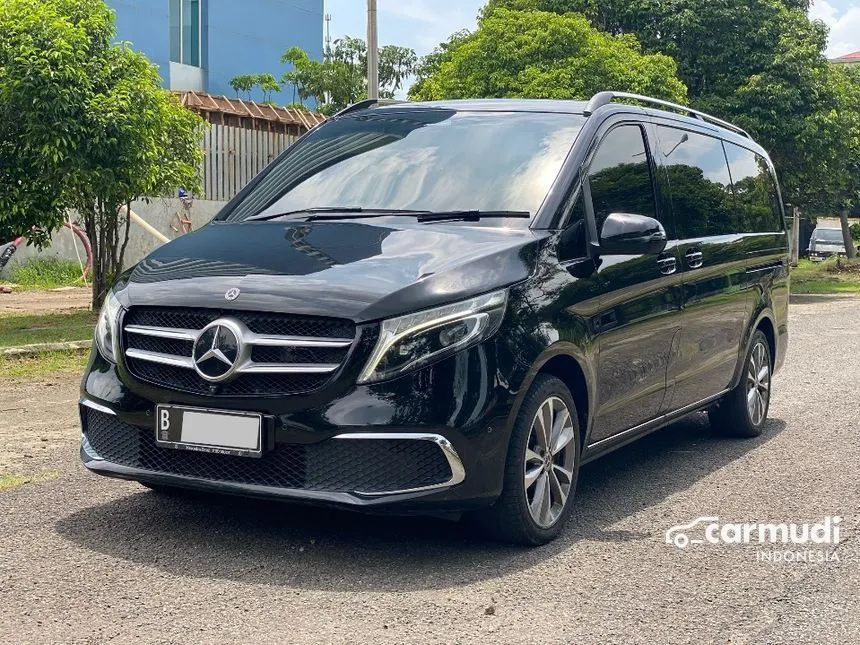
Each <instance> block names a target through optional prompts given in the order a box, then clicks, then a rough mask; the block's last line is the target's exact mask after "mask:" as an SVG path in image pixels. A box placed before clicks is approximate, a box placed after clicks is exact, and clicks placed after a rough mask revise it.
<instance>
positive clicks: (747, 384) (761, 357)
mask: <svg viewBox="0 0 860 645" xmlns="http://www.w3.org/2000/svg"><path fill="white" fill-rule="evenodd" d="M772 374H773V357H772V356H771V355H770V345H769V344H768V342H767V337H766V336H765V335H764V333H763V332H762V331H761V330H756V332H755V333H754V334H753V337H752V339H751V340H750V346H749V348H748V349H747V353H746V357H745V358H744V367H743V375H742V378H741V382H740V383H739V384H738V386H737V387H736V388H735V389H733V390H732V391H731V392H729V393H728V394H726V396H725V397H723V398H722V399H721V400H720V402H719V403H718V404H717V406H716V407H714V408H712V409H711V410H709V411H708V418H709V419H710V421H711V427H713V428H714V429H715V430H717V431H718V432H720V433H722V434H724V435H726V436H731V437H743V438H751V437H758V436H759V435H760V434H761V433H762V430H764V426H765V423H767V413H768V410H769V409H770V390H771V376H772ZM753 390H755V394H752V391H753Z"/></svg>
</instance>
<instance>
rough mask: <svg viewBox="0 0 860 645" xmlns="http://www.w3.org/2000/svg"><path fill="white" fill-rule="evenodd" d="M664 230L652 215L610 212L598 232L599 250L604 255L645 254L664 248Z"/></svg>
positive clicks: (658, 251) (665, 239) (657, 251)
mask: <svg viewBox="0 0 860 645" xmlns="http://www.w3.org/2000/svg"><path fill="white" fill-rule="evenodd" d="M666 242H667V238H666V230H665V229H664V228H663V225H662V224H660V222H658V221H657V220H656V219H654V218H653V217H645V216H644V215H633V214H630V213H612V214H611V215H610V216H609V217H607V218H606V221H605V222H604V223H603V230H602V231H601V232H600V252H601V253H603V254H605V255H647V254H657V253H662V252H663V249H665V248H666Z"/></svg>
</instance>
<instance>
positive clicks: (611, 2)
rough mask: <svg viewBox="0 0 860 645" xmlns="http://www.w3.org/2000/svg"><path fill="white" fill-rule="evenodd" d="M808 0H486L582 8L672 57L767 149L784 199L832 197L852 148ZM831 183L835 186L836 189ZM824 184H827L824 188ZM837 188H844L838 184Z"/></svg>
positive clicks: (823, 32)
mask: <svg viewBox="0 0 860 645" xmlns="http://www.w3.org/2000/svg"><path fill="white" fill-rule="evenodd" d="M808 7H809V2H808V1H807V0H751V1H750V2H738V1H726V0H720V1H718V2H715V1H714V0H490V2H489V4H488V6H487V7H486V8H485V10H484V14H485V15H491V14H493V13H495V12H497V11H500V10H503V9H505V8H516V9H518V10H523V11H535V10H548V11H553V12H557V13H559V14H564V13H566V12H571V11H574V12H581V13H583V14H584V15H585V16H587V17H588V18H589V19H590V20H591V21H592V23H593V24H594V25H596V26H597V27H598V28H599V29H602V30H604V31H607V32H609V33H611V34H616V35H617V34H635V35H636V36H637V37H638V38H639V41H640V42H641V43H642V47H643V48H644V50H645V51H646V52H651V53H663V54H666V55H669V56H671V57H672V58H673V59H674V60H675V61H676V63H677V66H678V74H679V77H680V78H681V80H682V81H684V83H685V84H686V85H687V87H688V88H689V92H690V97H689V98H690V102H691V104H693V105H694V106H696V107H699V108H702V109H704V110H706V111H708V112H711V113H714V114H716V115H718V116H722V117H724V118H727V119H729V120H731V121H733V122H735V123H737V124H738V125H740V126H741V127H744V128H745V129H747V130H748V131H749V132H750V133H751V134H752V135H753V137H754V138H755V139H756V140H757V141H758V142H759V143H761V144H762V145H763V146H764V148H765V149H767V150H768V151H769V152H770V154H771V156H772V157H773V159H774V161H775V163H776V166H777V170H778V172H779V173H780V176H781V177H780V178H781V180H782V184H783V193H784V195H785V196H786V199H787V201H789V202H790V203H792V204H793V205H796V206H800V207H802V208H804V209H813V208H815V207H816V205H820V204H821V202H822V201H823V200H830V201H832V198H833V194H834V192H836V191H838V190H839V188H838V187H835V186H834V185H833V181H832V180H833V179H834V178H835V177H836V176H837V175H840V174H842V170H841V169H840V170H837V169H838V168H840V166H843V165H844V163H845V162H846V160H849V159H851V158H856V157H857V155H856V153H851V154H849V155H848V156H845V155H844V154H842V153H843V152H844V150H845V142H846V140H850V139H851V137H850V136H849V135H846V128H849V127H850V126H849V124H848V123H847V120H848V119H847V118H846V117H847V115H849V114H850V110H848V111H846V110H845V109H844V101H843V100H842V99H841V98H840V96H839V91H840V90H839V87H838V86H839V85H840V81H839V80H838V79H837V78H834V77H835V76H839V75H841V74H842V72H841V71H835V70H834V69H833V68H832V67H831V65H830V64H829V63H828V62H827V60H826V58H825V57H824V55H823V51H824V47H825V45H826V41H827V29H826V27H825V26H824V25H823V24H822V23H821V22H816V21H812V20H810V18H809V16H808V15H807V10H808ZM834 189H836V190H834ZM821 193H824V195H822V194H821ZM843 196H845V194H844V193H843Z"/></svg>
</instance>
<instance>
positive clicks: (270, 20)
mask: <svg viewBox="0 0 860 645" xmlns="http://www.w3.org/2000/svg"><path fill="white" fill-rule="evenodd" d="M107 3H108V5H110V7H111V8H113V10H114V11H115V12H116V27H117V37H118V39H119V40H125V41H130V42H131V43H132V45H133V47H134V48H135V49H136V50H138V51H142V52H143V53H145V54H146V55H147V56H148V57H149V59H150V60H151V61H152V62H153V63H155V64H156V65H158V67H159V70H160V71H161V76H162V77H163V78H164V85H165V87H168V88H170V89H172V90H195V91H200V92H208V93H209V94H225V95H227V96H233V95H235V92H234V91H233V89H232V88H231V87H230V79H231V78H233V77H234V76H237V75H239V74H257V73H262V72H271V73H272V74H273V75H274V76H275V78H277V79H280V77H281V75H282V74H283V73H284V72H285V71H286V69H287V68H286V66H285V65H283V64H282V63H281V55H282V54H283V53H284V51H286V50H287V49H288V48H289V47H292V46H293V45H298V46H299V47H301V48H302V49H304V50H305V51H306V52H308V55H309V56H310V57H311V58H316V59H322V56H323V0H107ZM252 98H254V99H255V100H258V101H259V100H262V98H263V97H262V93H260V92H259V90H256V94H255V95H253V96H252ZM272 100H273V101H275V102H276V103H280V104H285V103H289V102H290V101H292V100H293V92H292V88H284V90H283V91H282V92H280V93H279V94H274V95H273V96H272Z"/></svg>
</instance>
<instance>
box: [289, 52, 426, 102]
mask: <svg viewBox="0 0 860 645" xmlns="http://www.w3.org/2000/svg"><path fill="white" fill-rule="evenodd" d="M417 60H418V58H417V56H416V55H415V52H414V51H413V50H411V49H408V48H406V47H399V46H396V45H386V46H384V47H381V48H380V49H379V87H380V91H379V94H380V96H382V97H384V98H392V97H393V96H394V93H395V92H396V91H397V90H399V89H401V88H402V87H403V82H404V81H405V79H406V78H407V77H409V76H410V75H411V74H412V72H413V70H414V68H415V65H416V63H417ZM281 62H284V63H289V64H290V65H292V66H293V69H292V70H290V71H289V72H287V73H286V74H284V76H283V78H282V81H283V82H284V83H285V84H288V85H292V86H294V87H295V90H296V93H297V94H298V98H299V99H300V101H302V102H304V101H307V100H308V99H310V98H313V99H314V100H315V101H316V104H317V109H318V110H319V111H320V112H322V113H323V114H329V115H331V114H334V113H335V112H337V111H338V110H341V109H343V108H345V107H346V106H348V105H350V104H352V103H355V102H357V101H361V100H362V99H365V98H367V45H366V44H365V42H364V41H363V40H361V39H360V38H351V37H349V36H347V37H345V38H340V39H338V40H336V41H335V43H334V48H333V49H332V51H331V52H330V54H329V55H328V56H327V57H326V58H325V60H323V61H317V60H313V59H311V58H310V57H309V56H308V54H307V52H305V51H304V50H303V49H301V48H300V47H291V48H290V49H288V50H287V51H286V52H284V55H283V56H282V57H281Z"/></svg>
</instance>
